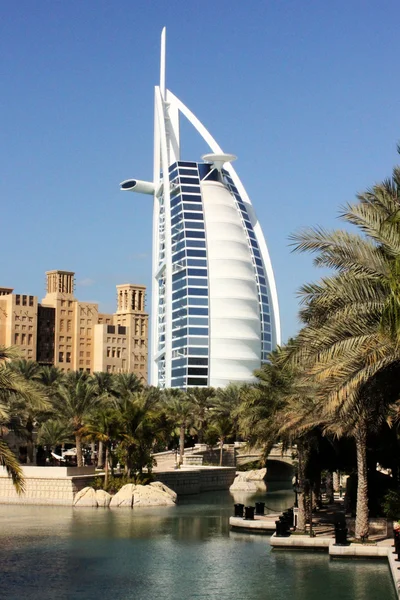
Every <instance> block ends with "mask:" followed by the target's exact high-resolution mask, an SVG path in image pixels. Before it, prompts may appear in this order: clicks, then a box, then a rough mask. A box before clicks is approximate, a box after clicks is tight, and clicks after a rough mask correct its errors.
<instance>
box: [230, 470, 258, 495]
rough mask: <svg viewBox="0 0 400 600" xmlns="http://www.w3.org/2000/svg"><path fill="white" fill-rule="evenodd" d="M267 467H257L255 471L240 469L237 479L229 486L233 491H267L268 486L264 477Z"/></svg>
mask: <svg viewBox="0 0 400 600" xmlns="http://www.w3.org/2000/svg"><path fill="white" fill-rule="evenodd" d="M266 474H267V469H256V470H254V471H238V472H237V473H236V477H235V481H234V482H233V483H232V485H231V487H230V488H229V490H230V491H232V492H261V491H265V489H266V486H265V483H264V477H265V476H266Z"/></svg>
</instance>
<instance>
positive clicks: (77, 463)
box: [75, 433, 83, 467]
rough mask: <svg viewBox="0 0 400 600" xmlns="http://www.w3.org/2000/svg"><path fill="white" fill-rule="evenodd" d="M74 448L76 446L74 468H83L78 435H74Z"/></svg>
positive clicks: (80, 439) (80, 443)
mask: <svg viewBox="0 0 400 600" xmlns="http://www.w3.org/2000/svg"><path fill="white" fill-rule="evenodd" d="M75 446H76V466H77V467H83V458H82V438H81V436H80V435H79V434H78V433H75Z"/></svg>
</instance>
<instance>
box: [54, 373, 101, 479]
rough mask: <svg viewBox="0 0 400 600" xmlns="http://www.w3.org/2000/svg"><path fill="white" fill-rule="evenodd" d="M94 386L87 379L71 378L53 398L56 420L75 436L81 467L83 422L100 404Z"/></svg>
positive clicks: (78, 462)
mask: <svg viewBox="0 0 400 600" xmlns="http://www.w3.org/2000/svg"><path fill="white" fill-rule="evenodd" d="M101 402H102V398H101V397H99V396H98V394H97V389H96V385H95V384H94V383H93V382H92V381H90V380H89V379H88V378H73V377H71V378H70V379H69V381H67V383H66V385H63V386H60V388H59V390H58V392H57V394H56V395H55V396H54V398H53V404H54V410H55V413H56V415H57V416H58V418H59V419H60V420H61V421H62V422H63V423H65V425H70V426H71V427H72V430H73V434H74V436H75V444H76V458H77V466H78V467H82V466H83V457H82V436H83V427H84V424H85V420H86V419H88V418H89V417H90V415H91V413H92V412H93V411H94V410H95V409H96V408H97V407H98V406H99V405H100V404H101Z"/></svg>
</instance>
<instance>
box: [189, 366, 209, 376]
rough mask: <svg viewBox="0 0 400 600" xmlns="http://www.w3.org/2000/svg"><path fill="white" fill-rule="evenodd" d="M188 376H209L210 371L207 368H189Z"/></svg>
mask: <svg viewBox="0 0 400 600" xmlns="http://www.w3.org/2000/svg"><path fill="white" fill-rule="evenodd" d="M188 375H198V376H201V375H206V376H207V375H208V369H207V368H196V367H193V368H192V367H189V369H188Z"/></svg>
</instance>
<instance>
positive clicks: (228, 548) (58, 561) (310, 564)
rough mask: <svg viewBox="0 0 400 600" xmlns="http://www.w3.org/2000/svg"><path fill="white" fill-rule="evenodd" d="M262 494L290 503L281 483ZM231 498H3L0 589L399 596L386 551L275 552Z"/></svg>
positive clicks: (171, 598)
mask: <svg viewBox="0 0 400 600" xmlns="http://www.w3.org/2000/svg"><path fill="white" fill-rule="evenodd" d="M242 499H243V498H236V500H242ZM262 499H263V500H264V501H266V503H267V505H268V506H269V507H271V508H272V509H274V510H278V509H279V510H281V509H284V508H287V507H288V506H289V505H290V504H291V503H292V495H291V493H290V492H285V491H277V492H270V493H268V494H267V496H265V495H264V496H263V498H262ZM252 500H253V502H254V498H252ZM232 507H233V498H232V496H231V495H230V494H229V493H228V492H219V493H208V494H202V495H199V496H193V497H187V498H185V499H184V500H182V501H181V502H180V504H179V506H178V507H175V508H151V509H150V508H147V509H145V508H142V509H136V510H134V511H130V510H114V511H112V510H102V509H85V508H81V509H75V510H74V509H69V508H64V507H63V508H61V507H60V508H58V507H32V506H29V507H28V506H18V507H16V506H15V507H13V506H0V590H1V597H2V598H7V600H21V599H24V598H29V599H30V600H103V599H107V600H111V599H113V600H156V599H157V600H211V599H218V600H267V599H271V600H272V599H273V600H287V599H289V598H293V599H294V600H320V599H323V600H395V592H394V586H393V584H392V580H391V576H390V572H389V568H388V566H387V563H386V561H382V562H380V561H351V560H350V561H336V560H335V561H330V560H329V558H328V556H327V555H326V554H323V553H301V552H285V551H283V552H282V551H273V552H272V551H271V549H270V546H269V543H268V540H269V538H268V536H260V535H249V534H243V533H236V532H230V531H229V526H228V519H229V516H230V515H231V514H232Z"/></svg>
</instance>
